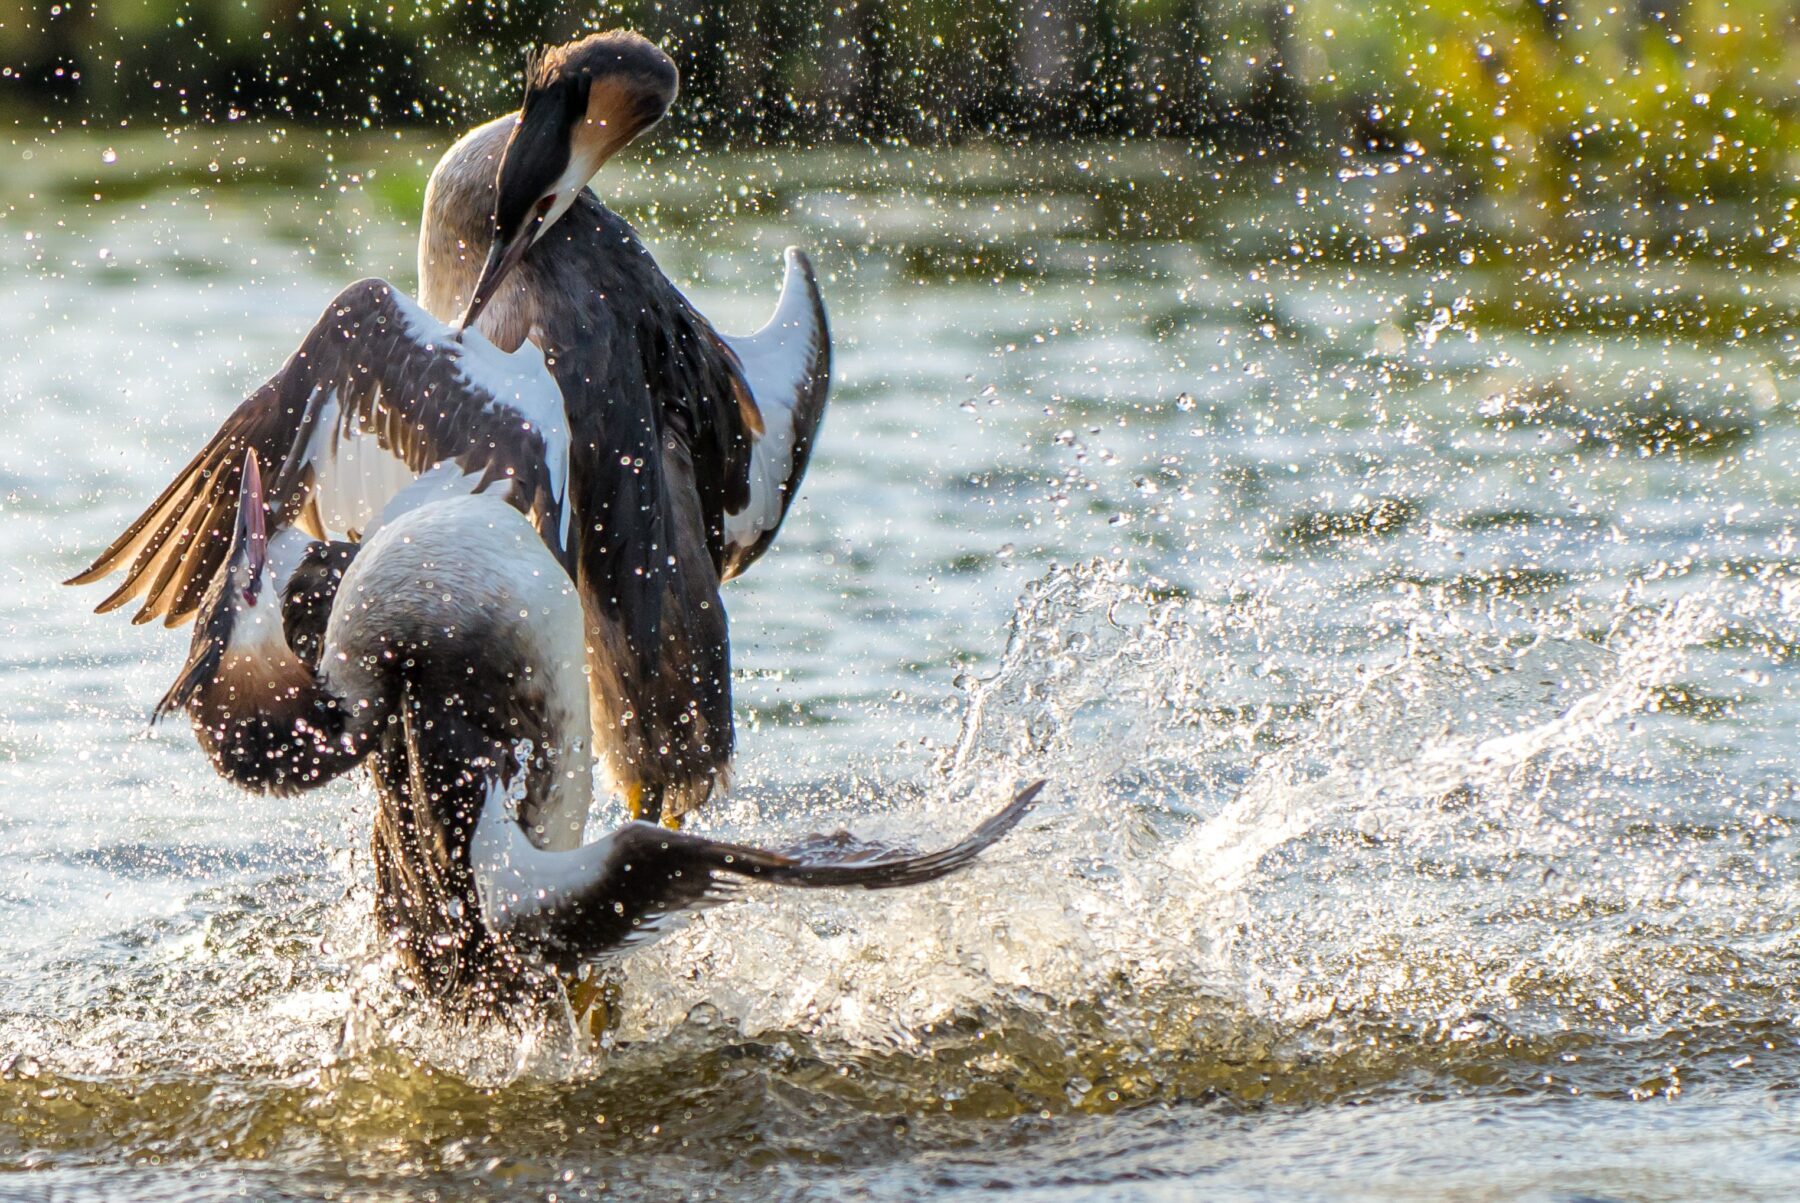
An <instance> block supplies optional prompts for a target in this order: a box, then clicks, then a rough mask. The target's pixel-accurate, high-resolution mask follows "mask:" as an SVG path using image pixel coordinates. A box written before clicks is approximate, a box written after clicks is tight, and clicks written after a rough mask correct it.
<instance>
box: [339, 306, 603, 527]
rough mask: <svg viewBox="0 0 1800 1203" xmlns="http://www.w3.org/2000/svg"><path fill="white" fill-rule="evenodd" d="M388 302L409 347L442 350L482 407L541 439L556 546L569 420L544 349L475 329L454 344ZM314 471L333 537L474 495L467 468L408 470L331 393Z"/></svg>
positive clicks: (416, 312)
mask: <svg viewBox="0 0 1800 1203" xmlns="http://www.w3.org/2000/svg"><path fill="white" fill-rule="evenodd" d="M393 299H394V304H395V307H396V308H397V309H399V311H400V314H401V317H402V319H403V320H404V321H405V323H406V334H407V336H408V337H409V338H410V339H412V340H413V341H414V342H415V343H416V344H417V345H419V346H421V347H426V348H432V349H435V350H438V351H441V352H443V353H444V354H446V355H448V356H449V357H450V358H451V359H452V361H453V362H454V363H455V365H456V369H457V371H458V373H459V374H460V375H461V376H462V378H463V380H464V382H465V383H467V384H468V385H469V386H470V387H471V388H472V389H473V390H474V391H476V392H479V393H481V394H484V395H486V396H487V397H489V398H491V399H490V400H489V401H488V403H487V408H488V410H489V412H491V413H503V414H506V415H510V416H513V417H516V419H517V420H518V422H519V423H520V424H521V427H522V428H523V429H525V430H528V431H535V432H536V433H537V435H538V437H539V438H540V439H541V440H542V441H543V444H544V458H545V468H546V470H547V472H548V474H549V480H550V490H551V494H552V497H553V498H554V500H555V502H556V505H557V508H558V509H559V510H560V511H561V517H560V530H559V531H558V535H559V539H560V543H561V545H562V546H564V547H567V546H568V542H569V524H570V513H569V506H568V480H569V426H568V419H567V417H566V415H565V411H564V409H563V398H562V391H561V390H560V389H559V388H558V387H557V385H556V380H555V378H554V377H552V376H551V375H550V371H549V368H548V367H547V366H546V364H545V362H544V352H543V350H542V349H541V348H539V347H538V346H537V344H535V343H533V342H531V341H530V340H526V341H525V342H524V343H523V344H521V345H520V347H519V349H518V350H517V351H512V352H507V351H502V350H501V349H500V348H499V347H496V346H495V345H494V344H493V343H491V342H489V341H488V340H487V339H486V338H485V337H484V336H483V335H482V334H481V333H480V332H479V331H477V330H475V329H473V328H471V329H469V330H468V331H467V332H466V333H465V335H464V338H463V340H462V341H461V342H459V341H457V339H456V337H455V331H453V330H452V329H451V328H450V327H449V326H447V325H445V324H444V323H442V322H440V321H438V320H437V319H436V318H434V317H432V316H431V315H430V314H428V313H426V312H425V311H424V310H423V309H421V308H420V307H419V306H418V304H417V303H416V302H415V301H413V300H412V299H411V298H410V297H407V296H404V295H402V294H400V293H399V292H398V291H396V292H395V293H394V294H393ZM305 456H306V461H307V463H309V464H310V465H311V466H312V470H313V499H314V503H315V504H316V506H317V507H318V512H319V520H320V522H321V523H322V524H323V525H324V527H325V530H326V532H327V533H329V534H332V535H334V536H336V537H339V538H348V537H350V536H352V535H354V536H357V537H359V538H364V539H366V538H368V536H369V535H371V534H372V533H374V531H376V530H377V529H379V528H380V527H381V526H382V525H383V524H384V523H387V522H390V521H392V520H393V519H394V518H395V517H397V516H398V515H400V514H402V513H405V512H407V511H409V510H412V509H416V508H418V507H419V506H421V505H424V504H426V503H428V502H430V501H434V500H440V499H442V498H444V497H446V496H454V495H457V494H467V493H473V492H474V491H475V490H476V487H477V486H478V485H479V484H480V481H481V474H480V473H466V472H464V471H463V470H462V469H461V468H460V467H458V466H457V465H456V464H455V463H454V462H452V461H448V460H447V461H444V462H442V463H439V464H436V465H433V466H432V467H431V468H428V469H427V470H426V471H425V472H424V473H423V474H418V475H415V473H414V472H413V470H412V469H411V468H410V467H408V466H407V464H406V462H405V461H404V460H402V459H401V458H400V457H399V456H397V455H395V454H394V453H393V452H391V451H389V450H387V449H386V448H384V447H382V445H381V443H380V440H378V439H377V438H376V437H375V435H374V434H372V433H370V432H368V431H365V430H362V429H361V428H360V427H359V426H358V425H357V424H355V423H352V424H351V425H350V426H349V427H345V426H344V424H343V415H342V412H341V407H340V405H339V400H338V396H337V394H336V392H335V391H334V392H332V393H330V394H329V395H327V396H326V398H325V399H324V402H323V404H322V405H321V406H320V410H319V416H318V422H317V424H316V425H314V427H313V430H312V434H311V437H310V438H309V439H308V442H307V445H306V451H305Z"/></svg>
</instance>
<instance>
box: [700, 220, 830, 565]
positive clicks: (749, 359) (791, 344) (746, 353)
mask: <svg viewBox="0 0 1800 1203" xmlns="http://www.w3.org/2000/svg"><path fill="white" fill-rule="evenodd" d="M807 277H808V273H807V271H806V268H805V261H804V259H803V258H802V256H801V254H800V252H799V251H798V250H797V249H795V248H793V247H789V248H788V251H787V270H786V273H785V274H784V275H783V277H782V282H781V300H780V301H778V302H777V303H776V305H775V316H774V317H772V318H770V319H769V321H768V324H766V325H765V326H763V328H762V329H761V330H758V331H757V332H756V333H755V334H750V335H745V336H743V337H737V338H733V337H731V336H729V335H720V337H721V338H723V339H724V340H725V344H726V346H728V347H730V348H731V349H732V351H733V352H735V353H736V354H737V357H738V362H739V363H741V364H742V365H743V368H744V378H745V380H746V381H747V382H748V383H749V385H750V395H751V396H752V397H754V398H755V399H756V406H757V408H758V409H760V410H761V411H762V417H763V435H762V437H761V438H759V439H758V440H757V441H756V445H755V446H754V447H752V448H751V449H750V501H749V504H747V505H746V506H744V508H743V509H741V510H739V511H737V512H736V513H735V514H726V515H725V537H726V538H727V539H729V540H730V541H731V542H732V543H735V544H738V545H739V546H742V547H749V546H752V545H754V544H755V543H756V541H757V540H758V539H760V538H762V536H763V535H764V534H765V533H767V532H768V531H772V530H774V529H775V528H776V527H777V526H780V525H781V516H782V514H783V513H784V512H785V509H786V507H785V505H784V504H783V492H784V490H785V489H786V488H787V486H788V484H789V481H790V480H791V478H792V477H793V473H794V446H795V443H796V441H797V440H798V438H799V431H798V430H797V429H796V418H797V415H798V410H799V406H800V400H801V398H802V397H804V396H805V395H806V394H807V392H808V391H809V390H810V388H811V386H812V372H813V365H814V362H815V358H816V351H815V349H814V344H815V341H816V340H817V339H818V338H819V337H820V334H821V331H820V330H819V320H818V310H817V308H816V306H815V303H814V299H813V285H812V284H811V283H810V282H809V280H808V278H807Z"/></svg>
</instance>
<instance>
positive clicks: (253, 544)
mask: <svg viewBox="0 0 1800 1203" xmlns="http://www.w3.org/2000/svg"><path fill="white" fill-rule="evenodd" d="M268 523H269V520H268V513H267V507H266V505H265V504H264V501H263V483H262V469H261V467H259V466H258V464H257V462H256V451H255V450H254V449H252V450H250V451H248V452H246V453H245V454H244V479H243V482H242V483H241V484H239V485H238V512H237V529H236V530H235V531H233V533H232V537H231V551H230V554H229V556H228V561H227V562H229V563H232V564H238V563H241V564H242V565H243V566H244V570H245V572H246V573H247V574H248V575H249V582H248V583H247V584H246V585H245V586H244V604H245V605H247V606H254V605H255V604H256V599H257V598H258V597H259V596H260V595H261V593H262V583H263V566H264V565H265V564H267V563H268V559H269V524H268Z"/></svg>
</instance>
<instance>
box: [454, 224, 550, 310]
mask: <svg viewBox="0 0 1800 1203" xmlns="http://www.w3.org/2000/svg"><path fill="white" fill-rule="evenodd" d="M546 208H547V206H545V205H539V206H538V209H537V212H535V213H533V214H532V215H531V218H530V220H528V221H526V222H525V224H524V225H522V226H520V227H519V229H518V231H517V232H516V233H514V234H513V236H512V237H511V238H510V239H507V240H504V241H503V240H501V238H500V237H499V236H498V235H496V236H495V238H494V245H493V246H492V247H491V248H490V249H489V250H488V257H487V262H486V263H485V264H483V265H482V268H481V276H480V278H479V279H477V280H476V281H475V291H474V292H472V293H470V294H469V305H468V308H466V309H464V310H463V315H462V317H461V318H460V319H458V320H457V323H456V332H457V334H458V335H461V334H462V332H463V331H464V330H467V329H468V328H469V327H470V326H472V325H474V324H475V319H476V318H478V317H480V316H481V311H482V310H484V309H486V308H487V307H488V302H489V301H491V300H493V299H494V295H495V294H496V293H498V292H499V291H500V285H501V284H503V283H505V281H506V277H507V276H509V275H511V274H512V270H513V268H515V267H517V266H519V260H521V259H523V258H524V257H525V252H526V251H527V250H529V249H530V248H531V240H532V239H533V238H534V237H536V235H537V231H538V226H539V225H541V224H542V223H543V220H544V210H545V209H546Z"/></svg>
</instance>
